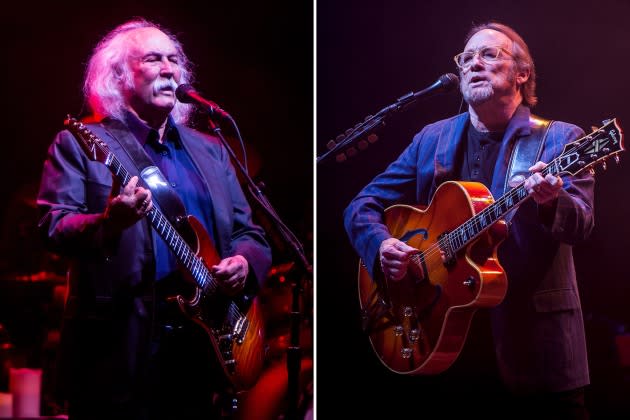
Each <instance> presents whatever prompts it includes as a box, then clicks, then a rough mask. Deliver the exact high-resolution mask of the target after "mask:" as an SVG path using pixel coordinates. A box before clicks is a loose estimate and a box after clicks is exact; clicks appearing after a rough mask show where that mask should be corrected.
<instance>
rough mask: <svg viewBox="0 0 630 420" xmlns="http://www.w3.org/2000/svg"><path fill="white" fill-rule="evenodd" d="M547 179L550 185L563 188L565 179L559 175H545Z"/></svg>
mask: <svg viewBox="0 0 630 420" xmlns="http://www.w3.org/2000/svg"><path fill="white" fill-rule="evenodd" d="M545 181H547V182H548V183H549V185H551V186H553V187H555V188H561V187H562V185H563V184H564V181H562V178H560V177H559V176H555V175H551V174H548V175H547V176H545Z"/></svg>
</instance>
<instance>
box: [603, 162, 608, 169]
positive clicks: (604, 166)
mask: <svg viewBox="0 0 630 420" xmlns="http://www.w3.org/2000/svg"><path fill="white" fill-rule="evenodd" d="M602 169H603V170H606V169H608V165H606V161H605V160H604V161H602Z"/></svg>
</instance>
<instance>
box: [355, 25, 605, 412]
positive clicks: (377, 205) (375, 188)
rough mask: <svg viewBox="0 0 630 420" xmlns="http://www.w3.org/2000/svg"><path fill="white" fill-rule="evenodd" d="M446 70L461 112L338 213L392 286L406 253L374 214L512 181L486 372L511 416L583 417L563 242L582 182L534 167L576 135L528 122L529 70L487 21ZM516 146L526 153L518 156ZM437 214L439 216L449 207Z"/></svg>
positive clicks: (567, 242)
mask: <svg viewBox="0 0 630 420" xmlns="http://www.w3.org/2000/svg"><path fill="white" fill-rule="evenodd" d="M455 64H456V65H457V67H458V69H459V76H460V89H461V92H462V95H463V98H464V100H465V101H466V103H467V104H468V111H467V112H464V113H462V114H460V115H456V116H454V117H451V118H448V119H445V120H442V121H438V122H435V123H433V124H430V125H428V126H426V127H424V129H422V131H420V132H419V133H418V134H417V135H416V136H415V137H414V139H413V142H412V143H411V144H410V145H409V146H408V147H407V149H406V150H405V151H403V153H402V154H401V155H400V156H399V157H398V159H397V160H396V161H395V162H393V163H392V164H391V165H390V166H389V167H388V168H387V169H386V170H385V171H384V172H383V173H381V174H380V175H378V176H377V177H376V178H374V180H372V182H370V183H369V184H368V185H367V186H366V187H365V188H364V189H363V190H362V191H360V192H359V194H358V195H357V196H356V197H355V198H354V199H353V200H352V202H351V203H350V204H349V206H348V207H347V208H346V210H345V213H344V221H345V227H346V231H347V233H348V236H349V238H350V241H351V242H352V245H353V246H354V248H355V250H356V251H357V253H358V254H359V255H360V257H361V259H362V261H363V262H364V263H365V265H366V267H367V270H368V271H369V273H370V276H371V277H372V278H374V273H375V272H377V271H380V272H382V275H383V278H384V279H385V281H386V283H387V284H388V285H390V286H392V285H394V286H395V283H396V282H400V281H407V280H406V279H408V278H409V277H413V276H418V274H417V273H413V272H411V267H412V266H414V267H415V265H414V264H411V262H412V260H413V258H412V257H414V255H418V249H416V248H414V247H412V246H409V245H408V244H407V243H405V242H404V241H402V240H399V239H398V238H395V237H393V236H392V234H391V233H390V230H389V227H388V224H387V223H386V222H385V218H384V213H385V209H387V208H388V207H390V206H392V205H394V204H410V205H424V206H427V205H433V204H432V203H431V200H432V198H433V195H434V193H435V191H436V189H437V188H438V187H439V186H440V185H441V184H443V183H444V182H445V181H449V180H459V181H462V180H463V181H476V182H480V183H482V184H484V185H485V186H486V187H487V188H488V189H489V191H490V192H491V193H492V196H493V197H494V198H495V199H496V198H498V197H501V196H503V194H504V193H505V192H506V191H508V190H510V189H511V188H513V187H515V186H518V185H519V184H521V183H522V182H523V181H524V184H523V186H524V188H525V190H526V191H527V193H528V194H529V195H530V197H529V198H530V199H527V200H524V201H523V203H522V204H521V205H520V206H518V208H517V209H516V210H515V211H511V212H509V213H507V214H506V216H505V218H504V219H505V220H506V221H507V222H508V224H507V226H508V229H509V230H508V233H507V237H506V238H505V240H503V241H502V242H501V243H500V244H499V245H498V246H497V254H498V262H499V263H500V265H501V266H502V268H503V270H504V271H505V274H506V277H507V281H508V287H507V291H506V293H505V297H504V298H503V299H502V300H501V301H500V303H498V304H496V305H494V306H491V308H490V309H489V310H488V313H487V314H486V315H487V316H488V318H489V319H490V325H491V332H492V339H493V342H494V347H495V354H496V362H497V366H498V371H499V373H500V377H501V380H502V383H503V384H504V388H505V389H507V390H509V391H510V392H508V393H506V395H509V398H508V397H506V398H508V399H509V402H508V403H506V405H505V406H506V407H514V408H516V412H517V414H516V415H517V417H519V416H520V415H522V416H523V417H528V416H536V418H541V417H544V418H556V419H564V418H581V419H583V418H588V411H587V409H586V408H585V403H584V388H585V387H586V386H587V385H588V384H589V372H588V366H587V354H586V340H585V331H584V323H583V318H582V311H581V306H580V299H579V293H578V288H577V283H576V278H575V269H574V262H573V254H572V246H573V245H574V244H576V243H578V242H580V241H583V240H585V239H586V238H587V237H588V235H589V234H590V232H591V230H592V229H593V223H594V219H593V187H594V180H593V178H592V176H590V175H589V174H583V173H582V174H579V175H577V176H564V175H563V176H555V175H551V174H546V175H544V174H543V169H544V168H545V163H543V162H550V161H551V160H553V159H554V158H555V157H557V156H558V155H560V154H561V152H562V149H563V146H564V145H565V144H567V143H569V142H571V141H573V140H576V139H578V138H580V137H582V136H583V135H584V132H583V131H582V130H581V129H580V128H579V127H577V126H575V125H572V124H569V123H565V122H560V121H553V122H551V121H548V120H543V119H541V118H538V117H535V116H533V115H532V113H531V108H532V107H534V106H535V105H536V102H537V98H536V72H535V68H534V62H533V59H532V57H531V55H530V53H529V49H528V47H527V45H526V44H525V42H524V41H523V39H522V38H521V37H520V35H518V34H517V33H516V32H515V31H514V30H513V29H512V28H510V27H508V26H506V25H503V24H500V23H496V22H490V23H487V24H483V25H479V26H475V27H473V28H472V30H471V31H470V32H469V35H468V37H467V39H466V44H465V48H464V51H463V52H461V53H460V54H457V55H456V56H455ZM517 145H521V146H523V145H529V146H532V145H533V146H534V147H530V149H532V150H530V151H529V152H527V151H526V147H525V146H523V147H520V146H519V147H517ZM529 146H528V147H529ZM519 164H520V165H521V166H522V168H523V170H522V171H521V172H520V173H519V172H518V171H516V170H515V168H516V167H517V166H518V165H519ZM523 165H524V166H523ZM472 205H473V204H472V203H471V206H472ZM444 208H445V209H447V210H444V211H442V213H450V212H454V211H457V209H456V208H449V207H448V206H444ZM447 216H448V214H440V213H437V214H436V217H438V218H439V217H447ZM403 239H404V238H403ZM441 254H442V258H446V257H445V255H444V252H443V250H441ZM416 259H417V258H416ZM421 262H422V261H421ZM457 264H459V263H457ZM408 270H409V272H408ZM449 270H450V268H449ZM408 276H409V277H408ZM421 277H422V276H421V275H420V276H419V277H416V278H421ZM429 278H430V277H429ZM449 280H450V278H449ZM470 287H474V284H473V285H471V286H470ZM438 299H439V297H438ZM410 311H413V308H410ZM416 316H417V317H421V316H422V314H420V313H418V314H416ZM420 334H421V333H420ZM408 351H409V352H413V351H415V350H414V348H413V347H409V349H408ZM407 357H409V353H408V354H407ZM473 383H474V381H473ZM470 391H471V392H479V391H478V390H470ZM461 397H465V395H462V396H461ZM481 403H482V404H484V408H483V409H481V408H480V407H479V408H480V409H481V411H480V413H485V414H490V413H492V411H491V408H492V407H497V406H499V405H500V403H501V402H500V401H499V400H498V399H493V402H492V406H490V407H489V406H487V404H488V401H485V402H481ZM497 414H498V413H497ZM512 418H513V417H512ZM519 418H520V417H519Z"/></svg>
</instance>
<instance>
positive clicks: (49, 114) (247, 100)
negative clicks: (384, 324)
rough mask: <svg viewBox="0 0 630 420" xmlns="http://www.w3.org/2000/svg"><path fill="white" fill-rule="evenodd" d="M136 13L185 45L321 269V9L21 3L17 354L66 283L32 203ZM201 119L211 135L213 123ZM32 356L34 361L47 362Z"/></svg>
mask: <svg viewBox="0 0 630 420" xmlns="http://www.w3.org/2000/svg"><path fill="white" fill-rule="evenodd" d="M137 16H140V17H145V18H147V19H149V20H151V21H154V22H156V23H158V24H160V25H162V26H164V27H165V28H167V29H169V30H170V31H171V32H172V33H174V34H175V35H176V36H177V37H178V39H179V40H180V42H181V43H182V44H183V46H184V51H185V52H186V54H187V55H188V57H189V59H190V60H191V61H192V62H193V63H194V64H195V68H194V70H195V71H194V72H195V75H196V80H197V82H196V83H195V84H194V85H195V87H196V88H197V90H198V91H199V92H201V93H202V94H203V95H204V96H205V97H206V98H208V99H210V100H213V101H215V102H217V103H218V104H220V105H221V106H222V108H223V109H225V110H226V111H228V112H229V113H230V114H231V115H232V117H233V118H234V119H235V120H236V122H237V124H238V126H239V129H240V132H241V134H242V136H243V139H244V142H245V145H246V148H247V153H248V160H249V164H250V165H249V168H250V175H252V177H253V178H254V180H256V181H264V183H265V184H266V189H265V192H266V194H267V197H268V199H269V200H270V202H271V203H272V204H273V206H274V207H275V209H276V211H277V213H278V214H279V216H280V218H281V219H282V220H283V221H284V222H285V223H286V225H288V226H289V228H290V229H291V230H292V231H293V232H294V233H295V234H296V235H297V237H298V239H299V240H300V241H301V242H302V243H303V244H304V246H305V248H306V251H305V252H306V255H307V258H308V259H309V260H310V261H312V240H313V73H314V71H313V47H312V45H313V9H312V4H309V3H308V2H307V3H303V2H288V1H287V2H242V1H233V2H216V1H208V2H202V1H190V0H180V1H176V2H173V1H169V2H166V1H162V2H160V1H147V0H140V1H117V0H114V1H106V2H84V1H76V0H70V1H64V2H49V4H45V3H44V2H39V3H37V2H36V3H32V2H12V3H11V4H8V5H4V6H3V9H2V10H1V11H0V17H1V18H2V24H1V25H0V37H1V39H2V40H3V42H2V65H1V66H0V80H2V92H3V93H2V100H1V102H0V106H1V107H2V117H3V118H2V140H1V143H2V150H1V152H0V179H1V180H2V181H1V182H0V197H2V198H3V199H2V205H1V206H0V239H1V241H0V251H1V252H0V275H1V276H2V278H1V279H0V287H1V289H2V290H0V324H4V326H5V327H6V328H7V330H8V333H9V335H10V337H11V340H12V342H13V344H15V345H16V346H17V347H18V350H20V349H23V348H25V349H27V350H28V351H35V352H38V351H39V350H41V349H40V348H39V346H40V345H42V342H43V341H45V340H47V338H46V331H45V330H44V331H43V330H42V329H44V328H46V329H48V328H53V327H54V326H55V325H56V322H57V318H56V317H57V316H58V315H59V314H58V312H55V311H53V310H52V306H51V305H54V303H55V302H53V300H54V299H58V298H59V296H52V295H53V293H55V292H53V291H52V288H53V287H54V286H56V285H58V284H60V283H62V282H63V279H60V278H59V276H60V275H61V276H63V272H64V268H65V267H64V263H63V261H57V260H55V259H54V257H52V256H51V255H49V254H47V253H45V252H44V250H43V249H42V247H41V243H40V241H39V239H38V237H37V235H36V233H35V227H36V223H37V220H38V213H37V209H36V208H35V201H34V200H35V195H36V191H37V188H38V185H39V178H40V174H41V168H42V164H43V162H44V159H45V157H46V151H47V148H48V146H49V144H50V142H51V141H52V140H53V137H54V136H55V134H56V133H57V132H58V131H59V130H61V129H63V122H64V118H65V117H66V114H71V115H73V116H79V115H81V114H83V113H84V111H85V109H84V105H83V95H82V92H81V88H82V80H83V74H84V69H85V64H86V63H87V60H88V57H89V56H90V54H91V50H92V48H93V47H94V46H95V44H96V43H97V42H98V41H99V40H100V39H101V38H102V36H104V35H105V34H106V33H107V32H109V30H111V29H113V28H114V27H115V26H117V25H119V24H121V23H123V22H124V21H127V20H129V19H131V18H133V17H137ZM195 121H196V122H197V124H198V125H197V128H198V129H200V130H202V131H205V130H206V120H205V117H204V116H203V115H201V116H198V118H196V119H195ZM224 133H225V134H226V135H228V136H229V135H230V134H231V133H232V132H231V131H229V129H228V128H224ZM232 144H233V147H234V148H235V151H236V152H237V154H239V155H240V146H238V145H237V144H235V143H234V142H232ZM273 244H274V264H281V263H284V262H290V261H292V260H293V257H292V255H291V254H290V252H289V251H288V250H287V248H286V247H284V246H283V245H282V242H281V241H279V240H277V239H276V240H274V242H273ZM307 286H308V284H307ZM283 293H284V292H283ZM48 338H50V337H48ZM53 344H54V343H53ZM37 355H39V353H37ZM28 357H29V358H30V360H28V361H27V363H29V364H38V363H40V362H41V361H40V359H39V358H38V357H35V356H33V355H32V354H30V355H29V356H28ZM1 358H2V354H0V359H1Z"/></svg>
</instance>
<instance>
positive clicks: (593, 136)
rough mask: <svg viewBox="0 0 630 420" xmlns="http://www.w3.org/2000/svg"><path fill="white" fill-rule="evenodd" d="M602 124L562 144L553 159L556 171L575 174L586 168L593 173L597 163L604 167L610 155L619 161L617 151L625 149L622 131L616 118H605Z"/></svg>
mask: <svg viewBox="0 0 630 420" xmlns="http://www.w3.org/2000/svg"><path fill="white" fill-rule="evenodd" d="M603 124H604V125H602V126H601V127H599V128H593V131H592V132H591V133H590V134H587V135H585V136H584V137H582V138H580V139H577V140H575V141H573V142H571V143H569V144H567V145H566V146H564V149H563V151H562V154H561V155H560V156H559V157H558V158H557V159H555V160H556V161H557V165H558V169H559V170H558V172H566V173H569V174H571V175H576V174H578V173H580V172H582V171H583V170H585V169H588V170H590V171H591V173H593V171H594V166H595V165H597V164H601V165H602V167H603V168H604V169H606V160H607V159H608V158H610V157H613V158H614V159H615V162H617V163H618V162H619V153H621V152H622V151H624V150H625V148H624V144H623V131H622V129H621V127H620V126H619V124H618V122H617V119H616V118H613V119H609V120H605V121H604V122H603Z"/></svg>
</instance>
